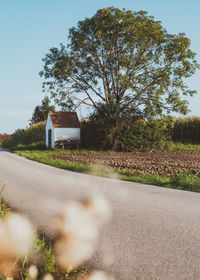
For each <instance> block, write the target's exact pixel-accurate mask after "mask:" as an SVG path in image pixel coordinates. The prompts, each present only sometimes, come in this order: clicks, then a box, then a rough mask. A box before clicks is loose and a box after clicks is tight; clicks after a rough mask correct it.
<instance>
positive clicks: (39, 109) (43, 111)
mask: <svg viewBox="0 0 200 280" xmlns="http://www.w3.org/2000/svg"><path fill="white" fill-rule="evenodd" d="M50 103H51V100H50V99H49V98H48V97H47V96H45V97H44V99H43V100H42V104H41V105H40V106H36V107H35V110H34V112H33V115H32V118H31V120H30V124H35V123H38V122H42V121H45V120H46V119H47V116H48V112H49V111H55V106H53V105H51V104H50Z"/></svg>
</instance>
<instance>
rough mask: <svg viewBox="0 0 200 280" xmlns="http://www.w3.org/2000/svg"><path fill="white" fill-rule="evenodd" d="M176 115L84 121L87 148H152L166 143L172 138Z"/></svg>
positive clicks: (83, 133)
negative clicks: (114, 122) (170, 116)
mask: <svg viewBox="0 0 200 280" xmlns="http://www.w3.org/2000/svg"><path fill="white" fill-rule="evenodd" d="M172 127H173V119H172V118H163V119H159V120H151V121H145V120H135V121H134V120H132V119H126V120H124V119H123V120H120V121H118V122H117V123H116V124H115V125H114V124H113V123H111V122H110V123H108V122H106V121H103V120H98V121H87V122H83V123H82V124H81V129H82V130H81V131H82V144H83V146H84V147H86V148H91V147H95V148H98V149H103V150H105V149H114V150H120V151H127V152H128V151H136V150H137V151H149V150H152V149H160V148H162V147H164V146H165V145H166V143H167V140H168V139H169V138H170V135H171V129H172Z"/></svg>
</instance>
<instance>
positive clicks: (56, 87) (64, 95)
mask: <svg viewBox="0 0 200 280" xmlns="http://www.w3.org/2000/svg"><path fill="white" fill-rule="evenodd" d="M43 61H44V69H43V71H41V73H40V75H41V76H43V77H44V78H45V79H46V82H45V83H44V88H45V89H46V90H47V91H49V92H50V94H51V97H52V98H54V100H57V103H58V102H59V100H62V101H63V100H70V102H72V103H74V105H75V107H77V106H79V105H80V104H85V105H88V106H91V107H93V108H95V109H98V108H99V106H100V105H102V104H103V105H104V106H105V108H106V111H107V113H108V114H107V116H108V119H109V120H110V119H112V118H114V119H115V121H117V119H118V118H119V117H121V116H122V115H126V116H129V115H131V116H134V115H137V112H138V111H139V113H140V115H141V116H143V118H144V119H149V118H155V117H156V116H162V115H163V114H170V113H171V112H173V111H174V112H180V113H183V114H185V113H187V111H188V107H187V101H185V100H182V98H181V94H184V95H190V96H192V95H193V94H195V93H196V92H195V91H192V90H190V89H189V88H188V86H187V84H186V82H185V78H188V77H190V76H191V75H193V74H194V72H195V70H196V69H197V68H199V65H198V64H197V61H196V60H195V53H194V52H192V51H191V50H190V40H189V39H188V38H187V37H186V36H185V34H184V33H180V34H178V35H173V34H169V33H167V31H166V29H165V28H163V26H162V24H161V22H159V21H156V20H155V19H154V17H152V16H149V15H148V14H147V12H145V11H139V12H133V11H130V10H125V9H123V10H120V9H117V8H114V7H110V8H104V9H101V10H98V11H97V13H96V14H95V15H94V16H93V17H91V18H86V19H84V20H83V21H79V22H78V24H77V26H76V27H73V28H71V29H70V30H69V37H68V42H67V45H66V46H65V45H61V46H60V48H51V49H50V52H49V53H48V54H47V55H46V56H45V58H44V59H43Z"/></svg>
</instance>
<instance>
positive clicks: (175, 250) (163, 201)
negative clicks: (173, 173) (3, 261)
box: [0, 149, 200, 280]
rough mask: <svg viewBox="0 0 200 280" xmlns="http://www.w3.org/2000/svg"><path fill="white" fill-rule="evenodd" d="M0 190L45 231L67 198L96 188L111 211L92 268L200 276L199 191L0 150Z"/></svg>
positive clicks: (123, 279) (121, 279) (125, 277)
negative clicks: (72, 167)
mask: <svg viewBox="0 0 200 280" xmlns="http://www.w3.org/2000/svg"><path fill="white" fill-rule="evenodd" d="M0 185H1V186H3V185H5V188H4V190H3V192H2V195H3V197H4V198H5V199H7V200H8V201H9V204H10V205H11V206H12V207H15V208H17V209H18V210H19V211H21V212H23V213H25V214H26V215H28V216H29V217H30V218H31V220H32V222H33V223H35V224H37V225H38V227H39V228H40V229H41V230H44V231H46V232H49V230H50V229H49V219H50V218H51V217H52V215H54V214H55V213H56V212H57V211H58V209H59V208H60V207H61V206H62V205H63V203H64V202H65V201H66V200H68V199H70V200H71V199H77V198H78V199H80V198H83V197H87V196H88V194H94V193H101V194H103V195H104V196H105V197H106V198H107V199H108V201H109V202H110V204H111V206H112V210H113V216H112V219H111V221H110V222H109V223H108V224H107V225H106V226H105V228H104V231H103V232H102V234H101V237H100V240H99V245H98V248H97V253H96V254H95V256H94V257H93V258H92V261H91V264H92V265H93V267H94V268H98V269H104V270H105V271H108V272H111V273H112V274H113V275H114V276H115V278H116V279H118V280H134V279H145V280H146V279H147V280H149V279H154V280H155V279H167V280H171V279H172V280H173V279H174V280H175V279H176V280H179V279H185V280H191V279H192V280H193V279H200V194H198V193H192V192H186V191H179V190H173V189H165V188H160V187H155V186H150V185H142V184H137V183H131V182H123V181H118V180H115V179H106V178H99V177H95V176H89V175H84V174H79V173H74V172H70V171H66V170H61V169H57V168H54V167H50V166H47V165H43V164H40V163H37V162H33V161H30V160H27V159H25V158H22V157H19V156H17V155H15V154H12V153H9V152H7V151H4V150H3V149H0Z"/></svg>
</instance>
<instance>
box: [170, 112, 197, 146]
mask: <svg viewBox="0 0 200 280" xmlns="http://www.w3.org/2000/svg"><path fill="white" fill-rule="evenodd" d="M172 139H173V140H175V141H179V142H188V143H200V118H199V117H188V118H178V119H176V120H175V123H174V128H173V130H172Z"/></svg>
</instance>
